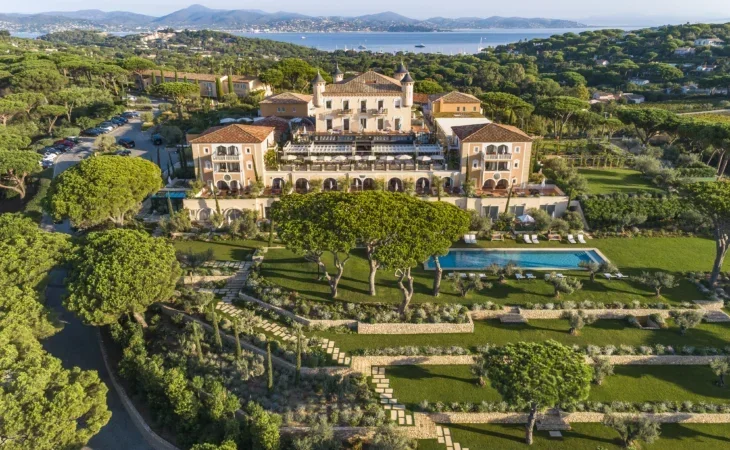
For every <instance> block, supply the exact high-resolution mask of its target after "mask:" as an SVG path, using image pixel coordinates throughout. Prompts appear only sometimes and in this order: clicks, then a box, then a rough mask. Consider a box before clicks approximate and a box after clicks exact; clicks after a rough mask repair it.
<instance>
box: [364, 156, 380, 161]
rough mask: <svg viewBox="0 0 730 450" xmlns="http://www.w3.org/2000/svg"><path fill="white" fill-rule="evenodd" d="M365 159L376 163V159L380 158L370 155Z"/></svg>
mask: <svg viewBox="0 0 730 450" xmlns="http://www.w3.org/2000/svg"><path fill="white" fill-rule="evenodd" d="M365 159H367V160H368V161H375V160H376V159H378V157H377V156H375V155H368V156H366V157H365Z"/></svg>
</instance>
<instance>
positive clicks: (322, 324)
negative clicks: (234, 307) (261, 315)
mask: <svg viewBox="0 0 730 450" xmlns="http://www.w3.org/2000/svg"><path fill="white" fill-rule="evenodd" d="M238 298H240V299H241V300H245V301H247V302H251V303H256V304H257V305H259V306H261V307H262V308H264V309H268V310H269V311H274V312H276V313H278V314H281V315H282V316H285V317H288V318H290V319H292V320H293V321H295V322H299V323H301V324H303V325H307V326H312V327H319V328H324V329H326V328H335V327H342V326H346V327H353V326H355V325H357V321H355V320H314V319H307V318H306V317H302V316H298V315H296V314H294V313H293V312H291V311H287V310H286V309H284V308H279V307H278V306H274V305H272V304H270V303H266V302H262V301H261V300H259V299H257V298H255V297H251V296H250V295H248V294H244V293H243V292H239V293H238Z"/></svg>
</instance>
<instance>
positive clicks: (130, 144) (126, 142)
mask: <svg viewBox="0 0 730 450" xmlns="http://www.w3.org/2000/svg"><path fill="white" fill-rule="evenodd" d="M117 144H119V145H121V146H122V147H124V148H134V146H135V145H136V144H135V143H134V141H133V140H131V139H129V138H119V139H117Z"/></svg>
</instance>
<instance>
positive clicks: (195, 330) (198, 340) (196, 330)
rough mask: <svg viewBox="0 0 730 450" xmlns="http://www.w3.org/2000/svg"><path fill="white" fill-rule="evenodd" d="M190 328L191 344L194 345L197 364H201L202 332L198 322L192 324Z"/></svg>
mask: <svg viewBox="0 0 730 450" xmlns="http://www.w3.org/2000/svg"><path fill="white" fill-rule="evenodd" d="M190 328H191V331H192V335H193V342H194V343H195V353H197V355H198V362H200V364H203V344H202V337H201V334H202V332H203V330H202V329H201V328H200V324H199V323H198V322H192V323H191V326H190Z"/></svg>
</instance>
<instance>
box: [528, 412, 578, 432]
mask: <svg viewBox="0 0 730 450" xmlns="http://www.w3.org/2000/svg"><path fill="white" fill-rule="evenodd" d="M535 428H537V429H538V431H568V430H570V424H569V423H568V422H567V421H566V420H565V419H563V416H562V415H561V414H560V412H559V411H558V412H556V411H555V410H552V411H549V412H548V413H547V414H543V415H541V416H538V418H537V423H536V424H535Z"/></svg>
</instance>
